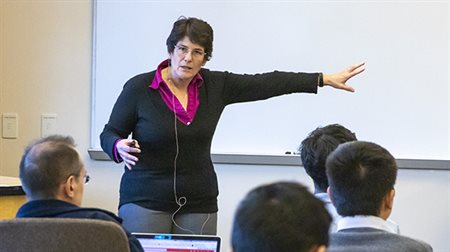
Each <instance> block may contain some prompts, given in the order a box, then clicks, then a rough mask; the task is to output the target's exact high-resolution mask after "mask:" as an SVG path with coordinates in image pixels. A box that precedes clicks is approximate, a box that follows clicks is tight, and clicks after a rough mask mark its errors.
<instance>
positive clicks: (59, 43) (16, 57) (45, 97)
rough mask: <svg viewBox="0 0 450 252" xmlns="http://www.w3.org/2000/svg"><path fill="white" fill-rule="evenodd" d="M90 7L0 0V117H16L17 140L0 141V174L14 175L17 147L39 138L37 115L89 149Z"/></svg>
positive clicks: (81, 3)
mask: <svg viewBox="0 0 450 252" xmlns="http://www.w3.org/2000/svg"><path fill="white" fill-rule="evenodd" d="M91 5H92V3H91V1H57V0H53V1H12V0H11V1H10V0H1V4H0V6H1V7H0V8H1V37H0V38H1V40H0V42H1V57H0V58H1V67H0V69H1V70H0V71H1V72H0V73H1V74H0V108H1V109H0V112H1V113H17V114H18V138H17V139H4V138H0V154H1V159H0V174H1V175H5V176H17V175H18V162H19V160H20V155H21V152H22V150H23V147H24V146H25V145H26V144H27V143H28V142H29V141H31V140H32V139H35V138H38V137H40V135H41V114H42V113H54V114H56V115H57V133H60V134H68V135H72V136H73V137H74V138H75V139H76V141H77V142H78V145H79V147H80V149H86V148H87V145H88V144H89V137H90V136H89V128H90V83H91V82H90V78H91V77H90V76H91V33H92V32H91V29H92V28H91V27H92V22H91V20H92V11H91V10H92V6H91Z"/></svg>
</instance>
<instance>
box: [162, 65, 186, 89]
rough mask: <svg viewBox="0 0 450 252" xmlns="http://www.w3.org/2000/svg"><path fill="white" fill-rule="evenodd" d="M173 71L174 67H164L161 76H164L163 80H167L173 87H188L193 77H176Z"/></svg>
mask: <svg viewBox="0 0 450 252" xmlns="http://www.w3.org/2000/svg"><path fill="white" fill-rule="evenodd" d="M171 71H172V68H171V67H170V66H168V67H166V68H164V69H163V70H162V71H161V76H162V78H163V80H164V81H165V82H166V84H167V85H169V86H171V87H173V88H176V89H180V90H183V89H187V87H188V85H189V83H190V82H191V80H192V79H179V78H174V77H173V74H172V73H171Z"/></svg>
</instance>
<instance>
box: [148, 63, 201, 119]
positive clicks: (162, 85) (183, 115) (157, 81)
mask: <svg viewBox="0 0 450 252" xmlns="http://www.w3.org/2000/svg"><path fill="white" fill-rule="evenodd" d="M168 66H169V60H164V61H163V62H161V64H159V66H158V68H157V70H156V74H155V78H154V79H153V81H152V84H150V88H152V89H155V90H159V93H160V94H161V98H162V99H163V101H164V102H165V103H166V105H167V107H169V109H170V110H172V111H173V112H175V113H176V114H177V118H178V120H179V121H180V122H182V123H184V124H185V125H189V124H191V122H192V121H193V120H194V117H195V114H196V113H197V108H198V106H199V104H200V101H199V99H198V88H199V87H200V86H201V85H202V83H203V78H202V76H201V75H200V74H199V73H197V74H196V75H195V76H194V78H192V80H191V82H190V83H189V85H188V104H187V107H186V110H185V109H184V108H183V106H182V105H181V103H180V102H179V101H178V99H177V97H175V96H174V95H173V93H172V91H170V89H169V87H168V86H167V84H166V82H165V81H164V80H163V78H162V75H161V70H162V69H164V68H166V67H168Z"/></svg>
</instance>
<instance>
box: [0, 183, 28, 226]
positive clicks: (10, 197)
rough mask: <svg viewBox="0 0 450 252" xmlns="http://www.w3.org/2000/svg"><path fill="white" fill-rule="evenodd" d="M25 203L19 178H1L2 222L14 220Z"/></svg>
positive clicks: (0, 208)
mask: <svg viewBox="0 0 450 252" xmlns="http://www.w3.org/2000/svg"><path fill="white" fill-rule="evenodd" d="M25 202H26V197H25V193H24V192H23V190H22V186H21V183H20V180H19V178H14V177H4V176H0V220H4V219H12V218H14V217H15V216H16V213H17V210H18V209H19V207H20V206H22V204H23V203H25Z"/></svg>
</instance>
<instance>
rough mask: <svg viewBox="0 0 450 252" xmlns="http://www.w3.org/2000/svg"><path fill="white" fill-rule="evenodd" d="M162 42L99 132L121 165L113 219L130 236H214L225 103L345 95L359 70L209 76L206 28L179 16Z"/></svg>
mask: <svg viewBox="0 0 450 252" xmlns="http://www.w3.org/2000/svg"><path fill="white" fill-rule="evenodd" d="M166 45H167V52H168V59H166V60H163V61H162V62H161V63H160V64H159V65H158V66H157V68H156V70H153V71H151V72H148V73H143V74H139V75H137V76H135V77H133V78H131V79H130V80H129V81H128V82H127V83H126V84H125V86H124V88H123V90H122V93H121V94H120V96H119V97H118V99H117V101H116V103H115V105H114V107H113V110H112V113H111V115H110V118H109V121H108V123H107V124H106V125H105V127H104V129H103V132H102V133H101V135H100V140H101V146H102V148H103V150H104V151H105V152H106V153H107V154H108V155H109V156H110V157H111V158H112V159H113V160H114V161H115V162H117V163H120V162H124V164H125V169H124V170H125V172H124V174H123V176H122V181H121V184H120V201H119V216H121V217H122V218H123V219H124V226H125V227H127V228H128V229H129V230H131V231H133V232H160V233H195V234H216V229H217V227H216V226H217V211H218V207H217V196H218V193H219V192H218V185H217V177H216V173H215V172H214V168H213V164H212V161H211V153H210V149H211V142H212V138H213V135H214V131H215V128H216V126H217V123H218V121H219V119H220V116H221V114H222V111H223V110H224V109H225V106H227V105H230V104H233V103H238V102H248V101H256V100H263V99H267V98H270V97H274V96H279V95H283V94H289V93H299V92H305V93H317V89H318V87H322V86H331V87H333V88H336V89H342V90H346V91H351V92H352V91H353V88H352V87H350V86H347V85H346V82H347V80H349V79H350V78H351V77H353V76H355V75H357V74H359V73H361V72H362V71H363V70H364V68H363V65H364V64H359V65H355V66H352V67H349V68H347V69H346V70H344V71H342V72H339V73H335V74H322V73H293V72H280V71H275V72H271V73H264V74H254V75H249V74H234V73H230V72H223V71H212V70H209V69H206V68H204V65H205V64H206V62H208V61H209V60H210V59H211V57H212V51H213V30H212V28H211V26H210V25H209V24H208V23H206V22H205V21H203V20H200V19H198V18H185V17H181V18H179V19H178V20H177V21H176V22H175V23H174V25H173V28H172V31H171V32H170V34H169V37H168V38H167V41H166ZM130 134H132V139H130V138H128V136H129V135H130ZM230 134H232V132H230Z"/></svg>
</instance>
